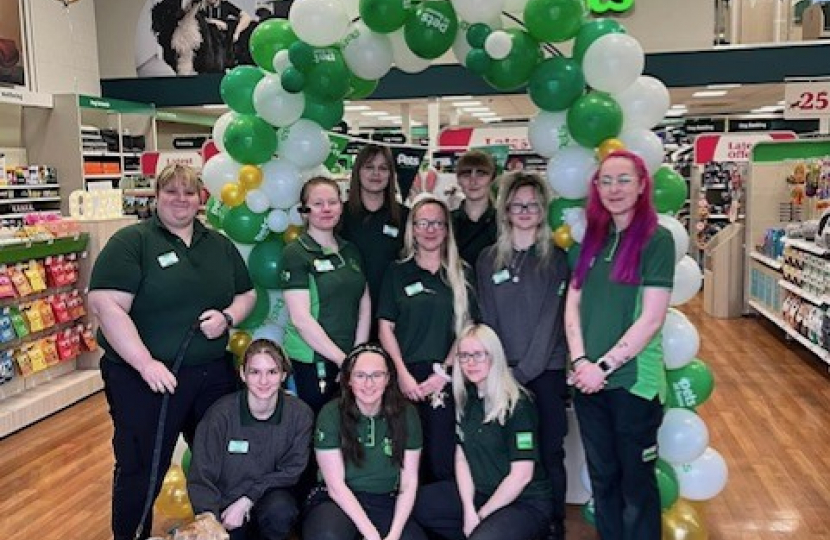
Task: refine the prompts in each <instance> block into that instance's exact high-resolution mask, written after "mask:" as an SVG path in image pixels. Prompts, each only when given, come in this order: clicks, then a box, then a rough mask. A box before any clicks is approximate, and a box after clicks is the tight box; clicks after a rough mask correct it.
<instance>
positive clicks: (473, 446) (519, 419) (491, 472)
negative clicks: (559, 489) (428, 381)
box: [455, 386, 553, 500]
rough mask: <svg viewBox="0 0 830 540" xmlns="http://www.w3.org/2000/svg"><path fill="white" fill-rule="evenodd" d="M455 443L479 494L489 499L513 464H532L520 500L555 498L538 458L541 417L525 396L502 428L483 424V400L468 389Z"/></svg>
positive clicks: (495, 423) (475, 391) (473, 389)
mask: <svg viewBox="0 0 830 540" xmlns="http://www.w3.org/2000/svg"><path fill="white" fill-rule="evenodd" d="M455 432H456V442H457V443H458V444H459V445H460V446H461V449H462V450H463V451H464V456H465V457H466V458H467V463H468V464H469V465H470V473H472V476H473V484H474V485H475V489H476V493H480V494H483V495H485V496H487V497H490V496H491V495H493V493H495V491H496V489H497V488H498V487H499V484H501V482H502V480H504V478H505V477H506V476H507V475H508V474H509V473H510V465H511V464H512V463H513V462H514V461H533V464H534V467H533V478H532V479H531V480H530V482H529V483H528V484H527V486H525V488H524V489H523V490H522V493H521V494H520V495H519V499H525V500H526V499H545V498H550V497H552V496H553V490H552V488H551V485H550V482H549V481H548V477H547V473H546V472H545V468H544V467H543V466H542V462H541V459H540V456H539V440H538V438H539V418H538V415H537V413H536V407H535V406H534V405H533V403H531V402H530V400H529V398H528V397H527V396H526V395H525V394H522V396H521V398H520V399H519V402H518V403H516V408H515V409H514V410H513V414H512V415H511V416H510V417H509V418H508V419H507V421H506V422H505V424H504V425H503V426H502V425H501V424H499V423H498V422H488V423H484V400H483V399H481V398H480V397H478V392H477V390H476V388H475V387H473V386H469V387H468V388H467V403H466V405H465V407H464V415H463V416H462V417H461V420H459V422H458V424H456V427H455Z"/></svg>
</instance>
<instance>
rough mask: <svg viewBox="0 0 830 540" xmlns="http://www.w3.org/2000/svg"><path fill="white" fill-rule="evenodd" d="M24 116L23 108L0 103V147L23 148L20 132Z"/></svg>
mask: <svg viewBox="0 0 830 540" xmlns="http://www.w3.org/2000/svg"><path fill="white" fill-rule="evenodd" d="M22 114H23V108H22V107H19V106H17V105H11V104H6V103H0V147H4V146H5V147H18V146H23V141H22V136H21V130H20V122H21V115H22ZM0 173H2V171H0Z"/></svg>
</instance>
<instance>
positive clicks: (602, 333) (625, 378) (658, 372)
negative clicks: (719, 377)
mask: <svg viewBox="0 0 830 540" xmlns="http://www.w3.org/2000/svg"><path fill="white" fill-rule="evenodd" d="M625 234H626V231H622V232H620V233H617V232H616V231H612V232H611V234H610V235H609V237H608V240H607V241H606V243H605V245H604V246H603V248H602V250H601V252H600V254H599V255H597V257H596V259H595V260H594V263H593V265H592V266H591V268H590V270H589V271H588V273H587V275H586V276H585V282H584V283H583V285H582V297H581V301H580V306H579V308H580V319H581V322H582V339H583V342H584V343H585V354H586V355H587V356H588V357H589V358H591V359H592V360H597V359H599V358H600V357H601V356H602V355H604V354H606V353H607V352H608V351H610V350H611V349H612V348H613V347H614V346H615V345H616V344H617V342H618V341H619V339H620V338H621V337H622V336H623V334H625V332H626V331H627V330H628V329H629V328H630V327H631V325H632V324H634V321H635V320H637V318H638V317H639V316H640V314H641V313H642V309H643V291H644V289H645V288H646V287H657V288H662V289H671V288H672V287H673V286H674V266H675V263H674V240H673V238H672V236H671V233H670V232H669V231H667V230H666V229H664V228H662V227H658V228H657V230H656V231H655V233H654V235H653V236H652V237H651V239H650V240H649V241H648V243H647V244H646V245H645V247H644V249H643V253H642V255H641V257H640V277H641V279H640V283H639V284H637V285H628V284H623V283H617V282H615V281H612V280H611V270H612V267H613V264H614V263H613V261H614V259H615V257H617V256H619V244H620V242H622V238H623V236H624V235H625ZM606 388H607V389H612V388H624V389H627V390H628V391H629V392H631V393H632V394H634V395H637V396H640V397H642V398H644V399H649V400H651V399H654V397H655V396H660V399H661V401H662V400H664V399H665V393H666V378H665V371H664V368H663V338H662V334H661V332H660V331H658V332H657V333H656V334H655V335H654V337H652V339H651V341H649V343H648V344H647V345H646V347H645V348H644V349H643V350H642V352H640V354H638V355H637V356H636V358H633V359H631V360H630V361H628V362H627V363H625V364H624V365H623V366H622V367H621V368H620V369H618V370H617V371H615V372H614V373H612V374H611V376H610V377H609V378H608V383H607V385H606Z"/></svg>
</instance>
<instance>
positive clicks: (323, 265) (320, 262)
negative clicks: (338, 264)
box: [314, 259, 334, 272]
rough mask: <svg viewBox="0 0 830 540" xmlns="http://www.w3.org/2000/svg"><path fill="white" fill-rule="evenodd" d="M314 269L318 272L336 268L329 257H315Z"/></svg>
mask: <svg viewBox="0 0 830 540" xmlns="http://www.w3.org/2000/svg"><path fill="white" fill-rule="evenodd" d="M314 269H315V270H317V271H318V272H331V271H332V270H334V265H333V264H331V261H330V260H328V259H315V260H314Z"/></svg>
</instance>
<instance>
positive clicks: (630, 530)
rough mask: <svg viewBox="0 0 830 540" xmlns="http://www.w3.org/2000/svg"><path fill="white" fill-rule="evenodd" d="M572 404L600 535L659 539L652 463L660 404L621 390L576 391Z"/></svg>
mask: <svg viewBox="0 0 830 540" xmlns="http://www.w3.org/2000/svg"><path fill="white" fill-rule="evenodd" d="M574 405H575V406H576V414H577V418H578V419H579V429H580V432H581V433H582V444H583V445H584V447H585V456H586V458H587V460H588V473H589V475H590V477H591V487H592V491H593V496H594V505H595V508H596V510H595V515H596V525H597V530H598V531H599V535H600V538H602V540H660V494H659V492H658V489H657V478H656V476H655V474H654V464H655V461H656V459H657V430H658V429H659V428H660V423H661V422H662V420H663V407H662V406H661V405H660V403H659V401H658V400H656V399H655V400H652V401H649V400H645V399H642V398H640V397H637V396H635V395H633V394H631V393H629V392H628V391H627V390H624V389H614V390H603V391H600V392H598V393H596V394H591V395H586V394H583V393H581V392H576V395H575V396H574Z"/></svg>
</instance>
